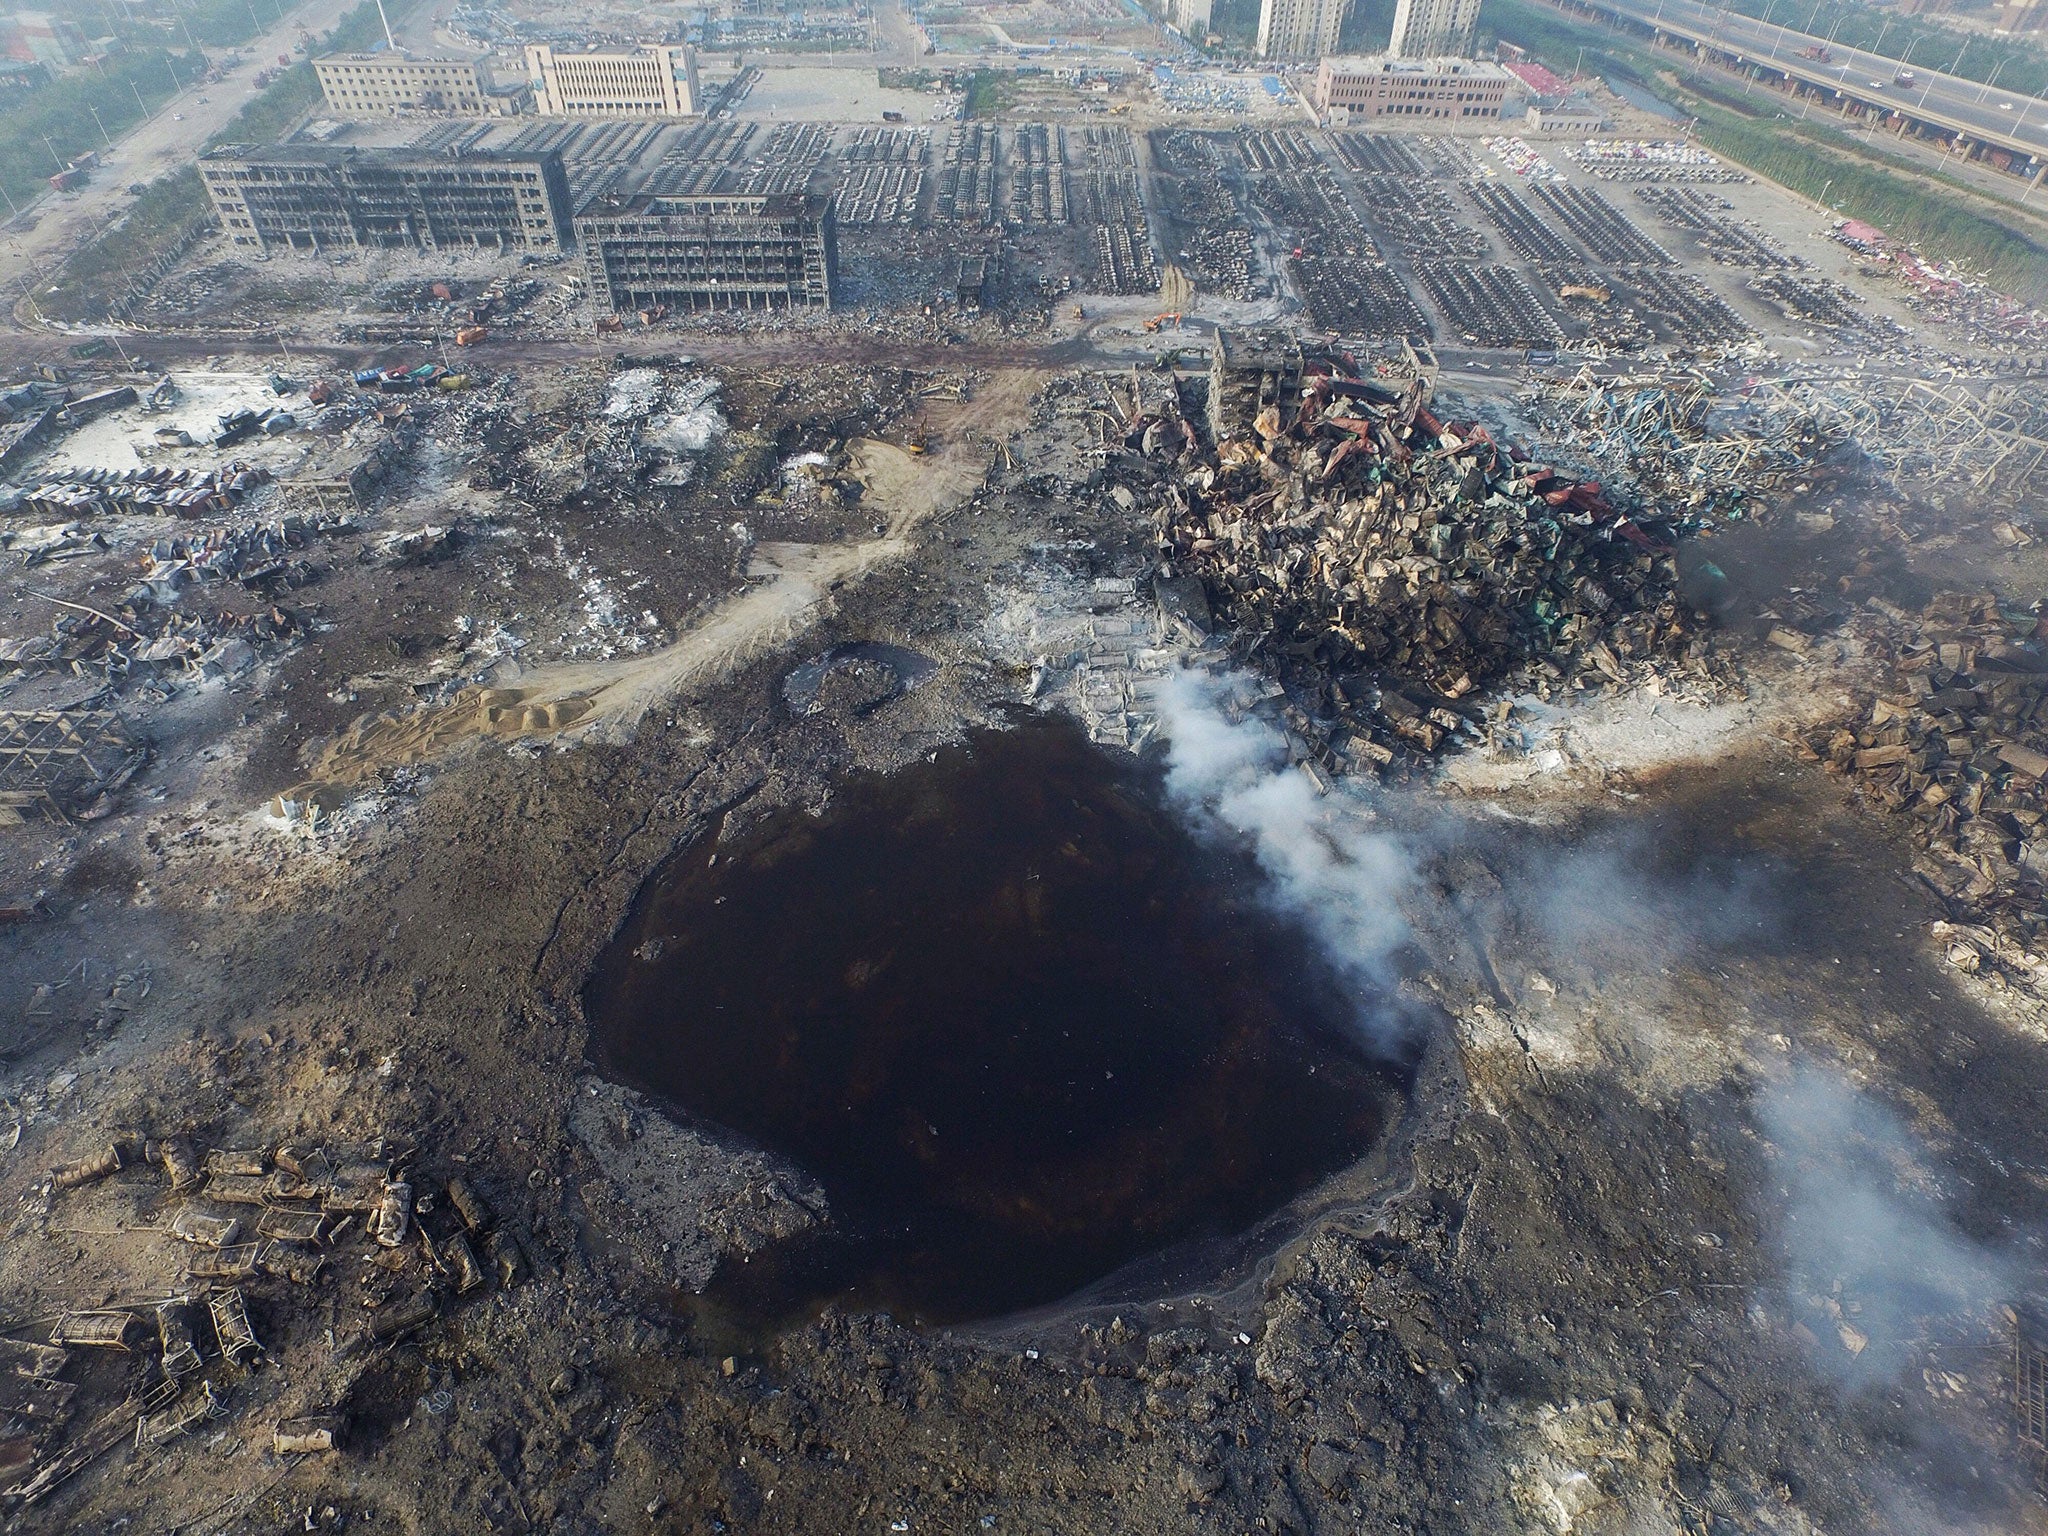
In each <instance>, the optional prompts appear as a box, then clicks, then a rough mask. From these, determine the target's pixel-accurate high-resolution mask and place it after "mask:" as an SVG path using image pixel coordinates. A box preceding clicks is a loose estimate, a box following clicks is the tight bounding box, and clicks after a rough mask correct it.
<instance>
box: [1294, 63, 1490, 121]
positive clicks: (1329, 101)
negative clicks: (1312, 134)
mask: <svg viewBox="0 0 2048 1536" xmlns="http://www.w3.org/2000/svg"><path fill="white" fill-rule="evenodd" d="M1513 78H1514V77H1513V76H1511V75H1510V74H1509V73H1508V72H1507V71H1506V70H1505V69H1503V68H1501V67H1500V65H1498V64H1484V63H1474V62H1473V61H1472V60H1470V59H1395V58H1388V57H1386V56H1385V55H1382V54H1367V55H1365V56H1363V57H1360V58H1347V59H1325V60H1323V64H1322V68H1320V69H1319V70H1317V71H1316V86H1315V104H1316V110H1317V111H1319V112H1322V113H1323V114H1325V115H1326V116H1331V117H1336V118H1338V120H1339V121H1347V122H1348V121H1352V120H1355V119H1359V118H1379V117H1405V118H1417V119H1423V120H1432V121H1439V122H1441V121H1451V122H1472V121H1475V120H1495V119H1498V118H1499V117H1500V108H1501V102H1502V101H1503V100H1505V99H1506V97H1507V93H1508V85H1509V83H1510V81H1511V80H1512V79H1513Z"/></svg>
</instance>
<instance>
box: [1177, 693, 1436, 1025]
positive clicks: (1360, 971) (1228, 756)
mask: <svg viewBox="0 0 2048 1536" xmlns="http://www.w3.org/2000/svg"><path fill="white" fill-rule="evenodd" d="M1229 692H1230V680H1229V679H1214V678H1209V677H1205V676H1202V675H1200V674H1197V673H1181V674H1178V675H1176V676H1175V677H1173V678H1172V679H1171V680H1170V681H1169V683H1168V685H1167V687H1166V689H1165V690H1164V692H1163V694H1162V697H1161V699H1160V714H1161V719H1162V722H1163V723H1164V725H1165V726H1166V728H1167V735H1168V740H1169V746H1168V752H1167V790H1168V792H1169V793H1170V794H1171V795H1172V797H1173V798H1174V800H1175V801H1176V802H1177V803H1178V804H1179V805H1180V806H1181V807H1182V808H1183V809H1184V810H1185V811H1187V812H1188V813H1189V814H1190V815H1191V816H1192V817H1194V818H1195V819H1196V821H1197V822H1198V823H1201V822H1205V821H1206V822H1208V823H1210V824H1212V825H1215V826H1218V827H1221V828H1223V829H1227V830H1228V831H1230V832H1233V833H1235V834H1237V835H1239V836H1241V837H1244V838H1246V839H1247V840H1248V841H1249V842H1250V843H1251V845H1252V849H1253V852H1254V854H1255V856H1256V857H1257V859H1258V861H1259V865H1260V867H1261V868H1262V869H1264V870H1265V872H1266V873H1267V875H1268V876H1270V877H1271V879H1272V881H1273V885H1274V889H1275V893H1276V897H1277V900H1278V902H1279V905H1280V906H1281V908H1282V909H1283V910H1284V911H1286V912H1287V913H1288V914H1289V915H1290V916H1293V917H1296V918H1298V919H1299V920H1301V921H1302V922H1303V923H1304V924H1305V925H1306V926H1307V927H1308V929H1309V931H1310V932H1312V933H1314V934H1315V935H1316V937H1317V939H1318V940H1319V941H1320V943H1321V944H1322V946H1323V949H1324V950H1325V952H1326V953H1327V954H1328V955H1329V957H1330V958H1331V960H1332V961H1334V962H1335V963H1336V964H1337V966H1338V967H1339V968H1340V970H1341V971H1342V972H1343V973H1344V974H1345V975H1347V976H1350V977H1352V978H1354V979H1355V980H1357V981H1359V982H1361V983H1363V984H1365V985H1366V986H1367V987H1369V988H1370V989H1371V992H1372V993H1374V994H1379V993H1382V992H1383V991H1384V990H1385V989H1387V988H1388V987H1389V986H1390V983H1391V982H1392V980H1393V956H1394V954H1395V951H1396V950H1397V949H1399V947H1400V946H1401V945H1402V944H1403V943H1404V942H1405V941H1406V940H1407V939H1408V937H1409V926H1408V921H1407V918H1406V917H1405V916H1404V915H1403V912H1402V907H1401V902H1402V897H1403V895H1404V894H1405V893H1406V892H1407V891H1408V890H1409V889H1410V887H1411V886H1412V885H1413V884H1414V880H1415V860H1414V856H1413V853H1412V852H1411V850H1410V849H1409V848H1408V846H1407V845H1406V844H1405V843H1404V841H1403V840H1402V839H1401V838H1400V837H1398V836H1397V835H1395V834H1394V833H1392V832H1389V831H1387V830H1385V829H1383V828H1379V827H1375V826H1372V825H1370V824H1369V823H1367V822H1365V821H1364V820H1362V819H1361V818H1360V817H1359V816H1358V815H1357V814H1356V811H1355V809H1353V808H1354V807H1355V805H1356V802H1354V801H1352V800H1351V799H1350V798H1349V797H1348V796H1332V797H1331V798H1329V799H1323V798H1321V797H1319V796H1318V795H1317V794H1316V792H1315V789H1314V787H1313V786H1312V785H1311V784H1310V783H1309V781H1308V780H1307V779H1306V778H1305V777H1303V776H1302V775H1300V774H1299V773H1296V772H1295V771H1294V770H1293V769H1292V768H1291V767H1290V766H1289V765H1288V761H1287V751H1286V744H1285V742H1284V741H1283V740H1282V739H1281V738H1280V737H1279V736H1278V735H1276V734H1275V733H1274V732H1273V731H1272V729H1271V728H1270V727H1268V726H1267V725H1265V724H1264V723H1263V722H1261V721H1259V720H1256V719H1253V718H1249V717H1247V718H1245V719H1244V720H1243V721H1242V722H1233V721H1232V720H1231V719H1230V718H1229V717H1228V715H1227V714H1226V713H1225V701H1226V699H1227V698H1228V696H1229ZM1361 1023H1362V1024H1364V1026H1365V1027H1366V1029H1367V1030H1368V1032H1369V1033H1370V1034H1371V1036H1372V1037H1373V1039H1374V1040H1375V1041H1376V1042H1377V1043H1379V1044H1383V1045H1387V1046H1393V1045H1395V1044H1397V1043H1399V1041H1400V1039H1401V1037H1402V1035H1403V1034H1404V1033H1405V1029H1406V1026H1405V1024H1404V1021H1403V1019H1402V1016H1401V1015H1400V1014H1399V1013H1398V1012H1397V1011H1396V1010H1395V1008H1394V1007H1393V1005H1392V1004H1391V1002H1390V1001H1389V1000H1388V999H1387V998H1386V997H1382V999H1381V1000H1380V1001H1378V1002H1375V1003H1371V1004H1368V1005H1367V1009H1366V1011H1365V1012H1363V1013H1362V1014H1361Z"/></svg>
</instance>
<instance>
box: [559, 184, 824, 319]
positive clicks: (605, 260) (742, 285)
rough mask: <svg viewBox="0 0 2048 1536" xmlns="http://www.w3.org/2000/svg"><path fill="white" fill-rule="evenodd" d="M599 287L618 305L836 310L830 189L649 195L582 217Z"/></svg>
mask: <svg viewBox="0 0 2048 1536" xmlns="http://www.w3.org/2000/svg"><path fill="white" fill-rule="evenodd" d="M575 229H576V244H577V246H578V247H579V248H580V249H581V250H582V252H583V259H584V262H585V263H586V264H587V265H588V267H589V270H590V288H591V292H592V293H595V294H600V295H604V296H607V297H608V298H609V299H610V302H611V305H612V308H614V309H619V310H626V309H646V308H651V307H653V306H655V305H664V304H665V305H667V306H668V307H669V308H671V309H680V310H689V309H789V308H818V309H829V308H830V307H831V305H832V283H833V276H834V266H835V262H836V260H837V256H836V252H835V248H834V231H833V220H832V204H831V200H830V199H829V198H824V197H813V196H808V195H806V194H804V193H800V192H779V193H766V194H753V195H719V196H700V197H687V196H667V195H647V194H642V195H640V196H637V197H632V198H627V199H624V200H622V201H618V202H606V203H598V204H595V205H594V206H592V207H590V208H588V209H586V210H585V211H584V212H583V213H581V214H579V215H578V216H577V218H576V224H575Z"/></svg>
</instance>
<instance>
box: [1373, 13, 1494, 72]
mask: <svg viewBox="0 0 2048 1536" xmlns="http://www.w3.org/2000/svg"><path fill="white" fill-rule="evenodd" d="M1478 26H1479V0H1395V5H1394V35H1393V37H1392V38H1391V39H1390V40H1389V41H1388V43H1387V52H1388V54H1389V55H1391V56H1392V57H1394V58H1397V59H1465V58H1470V57H1471V56H1472V34H1473V33H1474V31H1475V30H1477V28H1478Z"/></svg>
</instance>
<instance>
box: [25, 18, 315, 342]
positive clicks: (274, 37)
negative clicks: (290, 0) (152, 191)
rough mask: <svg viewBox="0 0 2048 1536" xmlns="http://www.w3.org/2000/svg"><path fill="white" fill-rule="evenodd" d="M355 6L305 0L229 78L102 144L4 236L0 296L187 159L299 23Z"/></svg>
mask: <svg viewBox="0 0 2048 1536" xmlns="http://www.w3.org/2000/svg"><path fill="white" fill-rule="evenodd" d="M352 9H354V0H305V3H304V4H302V5H300V6H299V7H298V8H297V9H295V10H292V11H289V12H287V13H286V15H285V19H284V20H283V21H282V22H281V23H279V24H278V25H276V26H274V27H272V28H271V29H270V30H269V31H268V32H265V33H263V34H262V35H261V36H260V37H256V38H253V39H251V40H250V41H249V42H246V43H244V44H242V46H241V54H242V63H241V65H240V67H238V68H237V69H235V70H234V71H232V72H231V73H230V74H229V75H228V76H227V77H226V78H225V79H222V80H217V81H215V82H213V83H212V84H210V85H196V84H195V85H192V86H189V87H187V88H186V89H185V90H184V91H182V92H180V93H179V94H178V95H176V96H174V97H172V98H171V99H170V100H169V101H168V102H166V103H165V104H164V105H163V106H162V107H159V108H158V109H157V113H156V115H155V116H154V117H151V118H147V119H145V120H144V121H142V122H140V123H138V124H136V125H135V126H134V127H133V128H131V129H130V130H129V131H128V132H127V133H126V134H124V135H122V137H120V138H118V139H116V140H115V141H114V147H113V148H112V149H111V150H102V152H101V162H102V163H101V166H100V168H99V169H98V170H96V171H94V172H93V173H92V178H91V180H90V181H88V182H87V183H86V185H85V187H84V189H83V190H82V191H78V192H71V193H58V192H51V193H46V194H45V195H44V196H43V197H42V198H40V199H39V200H38V201H37V203H36V205H35V207H34V210H33V211H34V212H35V213H36V214H37V215H39V218H38V220H37V223H36V227H35V228H34V229H32V230H28V231H26V232H23V231H21V230H17V229H11V228H10V229H9V230H8V231H7V233H6V237H5V238H4V240H0V251H4V253H5V260H4V261H0V301H4V302H6V303H9V304H11V303H12V302H13V301H14V300H15V299H16V298H17V297H19V295H20V293H21V291H22V285H23V284H24V283H25V282H27V281H29V280H30V279H31V278H33V279H35V280H37V281H41V282H48V281H49V278H50V274H51V273H52V272H53V271H54V270H55V269H56V268H57V266H58V265H60V264H61V262H62V261H63V259H64V258H65V257H66V256H68V255H70V253H71V252H72V251H74V250H76V249H77V248H78V247H79V246H80V245H81V244H83V243H84V242H85V241H86V240H87V239H89V238H91V237H92V236H94V235H96V234H98V233H99V231H101V230H102V229H104V228H106V226H107V224H108V222H109V221H110V220H112V219H113V218H115V217H116V216H117V215H118V214H119V213H120V211H121V210H122V209H123V208H125V207H127V205H128V203H129V196H128V188H129V186H130V184H132V183H134V182H149V181H155V180H156V179H157V178H158V177H160V176H165V175H168V174H169V173H170V172H172V171H175V170H176V169H177V168H178V167H179V166H181V165H186V164H189V163H190V162H191V160H192V158H193V156H194V155H196V154H197V153H198V151H199V146H200V145H202V144H204V143H205V142H206V141H207V140H208V139H210V138H212V137H213V135H214V134H216V133H218V132H220V130H221V129H223V128H225V127H226V126H227V125H228V122H229V121H230V120H231V119H232V118H233V117H234V115H235V114H236V113H237V112H239V111H241V110H242V108H243V107H245V106H247V105H248V104H249V101H250V99H251V98H252V97H254V96H255V95H257V94H258V92H257V86H256V75H257V72H258V71H260V70H262V69H263V68H265V67H266V66H268V67H270V68H273V69H274V68H276V67H277V56H278V55H279V54H280V53H289V52H291V49H292V45H293V44H294V43H295V42H296V41H297V40H298V35H299V29H300V28H301V27H304V28H305V29H306V30H307V31H309V32H312V33H315V34H319V33H323V32H326V31H328V30H330V29H332V27H333V26H334V24H335V23H336V22H337V21H339V20H340V19H341V18H342V16H344V15H345V14H347V13H348V12H349V11H350V10H352ZM180 73H181V75H182V73H183V72H182V71H181V72H180ZM201 98H204V99H203V100H202V99H201Z"/></svg>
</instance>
